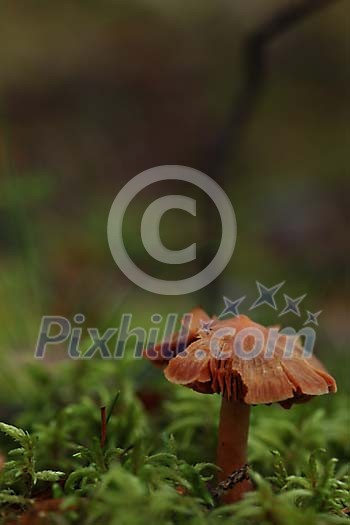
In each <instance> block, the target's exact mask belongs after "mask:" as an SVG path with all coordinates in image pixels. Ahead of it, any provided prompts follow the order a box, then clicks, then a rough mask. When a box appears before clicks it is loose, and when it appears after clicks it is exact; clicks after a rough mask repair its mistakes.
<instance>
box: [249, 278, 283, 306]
mask: <svg viewBox="0 0 350 525" xmlns="http://www.w3.org/2000/svg"><path fill="white" fill-rule="evenodd" d="M285 282H286V281H282V282H281V283H279V284H276V285H275V286H272V287H271V288H267V287H266V286H264V285H263V284H261V283H259V281H256V286H257V288H258V291H259V294H260V295H259V297H258V298H257V300H256V301H255V303H253V304H252V306H251V307H250V308H249V310H253V309H254V308H257V307H258V306H261V305H262V304H267V305H268V306H271V308H273V309H274V310H277V305H276V300H275V295H276V293H277V292H278V290H280V289H281V288H282V286H283V285H284V284H285Z"/></svg>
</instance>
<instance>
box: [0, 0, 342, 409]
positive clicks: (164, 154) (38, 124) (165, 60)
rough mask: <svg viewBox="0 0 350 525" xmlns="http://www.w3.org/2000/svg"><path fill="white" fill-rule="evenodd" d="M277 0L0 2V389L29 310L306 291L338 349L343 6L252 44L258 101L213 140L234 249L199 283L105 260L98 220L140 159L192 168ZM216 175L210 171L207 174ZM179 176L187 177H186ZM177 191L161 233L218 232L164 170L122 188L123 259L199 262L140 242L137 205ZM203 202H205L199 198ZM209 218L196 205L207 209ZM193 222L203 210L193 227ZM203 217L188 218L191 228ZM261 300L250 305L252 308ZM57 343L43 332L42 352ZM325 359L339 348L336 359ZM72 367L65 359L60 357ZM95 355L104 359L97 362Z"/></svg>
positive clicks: (10, 380) (139, 306)
mask: <svg viewBox="0 0 350 525" xmlns="http://www.w3.org/2000/svg"><path fill="white" fill-rule="evenodd" d="M287 4H288V2H286V1H284V2H281V1H280V0H279V1H277V0H276V1H272V0H269V1H265V2H258V1H256V0H254V1H251V2H243V1H239V0H236V1H232V0H230V1H228V0H220V1H219V2H209V1H204V0H203V1H201V2H195V1H193V0H191V1H188V0H187V1H186V2H185V1H176V2H175V1H172V0H168V1H167V2H160V1H159V0H142V1H141V0H140V1H136V0H131V1H130V0H119V1H118V2H107V1H104V0H103V1H100V2H96V1H94V0H89V1H84V2H82V1H79V2H74V3H72V2H66V1H62V2H60V3H57V2H36V3H33V2H28V3H25V4H21V5H20V4H19V3H17V2H3V3H2V5H1V16H0V63H1V77H0V101H1V102H0V104H1V105H0V109H1V112H0V115H1V117H0V118H1V120H0V172H1V176H0V177H1V178H0V243H1V251H0V298H1V300H0V326H1V330H0V355H1V357H0V363H1V369H2V374H1V386H0V396H1V398H2V400H3V401H4V402H6V401H8V397H9V395H11V396H14V398H16V391H17V388H18V381H17V379H18V377H19V374H20V368H21V366H22V365H23V366H25V364H26V363H32V362H33V360H34V359H33V354H34V348H35V344H36V339H37V335H38V331H39V327H40V323H41V317H42V316H43V315H63V316H67V317H68V318H70V319H72V317H73V316H74V314H76V313H78V312H80V313H84V314H85V316H86V326H97V327H99V328H100V329H101V330H102V329H104V328H106V327H107V326H118V324H119V321H120V316H121V314H122V313H123V312H131V313H133V315H134V326H138V325H141V326H144V327H145V328H147V327H149V326H151V325H152V323H151V320H150V318H151V315H152V314H153V313H155V312H159V313H161V314H166V313H168V312H179V313H183V312H185V311H187V310H188V309H189V308H192V307H194V306H196V305H197V304H198V303H199V302H200V303H201V304H203V306H205V307H206V308H207V309H208V310H209V312H210V313H211V314H214V313H220V312H221V310H222V308H223V303H222V301H220V300H218V299H217V298H218V297H220V294H221V296H222V295H225V296H228V297H229V298H231V299H235V298H238V297H241V296H242V295H246V296H247V300H246V302H245V303H244V304H242V308H241V311H242V313H246V312H248V309H249V306H250V305H251V304H252V302H253V301H254V300H255V299H256V297H257V292H256V287H255V281H256V280H258V281H260V282H262V283H263V284H265V285H266V286H272V285H274V284H277V283H279V282H281V281H283V280H285V281H286V284H285V287H284V288H283V290H281V292H279V295H278V306H279V309H282V308H283V307H284V299H283V292H284V293H287V294H288V295H290V296H291V297H298V296H299V295H303V294H308V295H307V298H306V299H305V300H304V302H303V305H302V317H301V318H300V319H299V318H297V317H295V316H293V315H290V316H285V317H284V318H283V322H284V323H285V324H289V325H290V324H292V325H293V326H295V327H296V328H300V327H301V325H302V323H303V322H304V320H305V319H306V313H305V312H306V309H309V310H310V311H311V312H317V311H319V310H322V311H323V313H322V314H321V316H320V318H319V323H320V326H319V328H318V329H317V330H318V332H317V333H318V340H317V352H318V353H319V354H321V355H322V356H323V358H324V360H325V361H326V363H327V364H328V366H329V368H330V370H331V371H332V372H334V371H335V369H337V370H338V376H337V377H339V376H340V377H341V376H342V374H343V376H344V388H345V387H346V384H347V380H346V376H347V369H346V366H344V364H345V363H347V364H349V358H348V348H347V347H348V341H349V335H350V334H349V330H350V328H349V327H350V324H349V291H350V285H349V271H348V268H349V264H350V253H349V236H348V227H349V221H350V215H349V213H350V212H349V210H350V206H349V190H350V179H349V160H348V159H349V146H350V144H349V138H350V136H349V117H350V99H349V90H350V68H349V65H350V57H349V43H350V37H349V27H348V18H349V15H350V6H349V5H348V4H347V3H346V2H345V1H340V2H336V3H335V4H334V5H331V6H330V7H328V8H327V9H324V10H323V11H322V12H319V13H315V14H314V15H312V16H311V17H309V18H307V19H305V20H304V21H301V22H300V23H298V24H296V25H295V27H293V29H291V30H290V31H288V32H286V33H285V34H283V35H282V36H281V37H279V38H276V39H275V40H274V41H273V44H272V45H271V46H269V47H268V49H266V60H265V62H266V63H265V67H266V71H265V76H266V80H265V83H264V85H263V87H262V90H261V92H260V93H259V97H258V100H257V103H256V105H255V107H254V109H253V111H252V112H251V114H250V115H249V116H248V117H247V121H246V122H245V124H244V126H242V129H241V130H240V132H239V137H238V138H239V140H238V138H237V137H232V138H233V139H234V140H233V142H232V143H231V144H230V145H229V147H228V149H227V151H226V154H225V165H224V167H223V169H222V170H221V173H220V183H221V184H222V185H223V187H224V189H225V191H226V192H227V194H228V195H229V196H230V198H231V200H232V203H233V206H234V208H235V212H236V217H237V225H238V237H237V244H236V249H235V252H234V255H233V257H232V261H231V263H230V264H229V266H228V267H227V268H226V270H225V272H224V273H223V274H222V276H221V277H220V278H219V279H218V280H217V281H216V282H215V283H213V285H211V286H209V287H208V288H206V289H205V290H204V291H201V292H199V293H198V294H191V295H186V296H178V297H163V296H156V295H153V294H151V293H148V292H145V291H143V290H141V289H139V288H138V287H137V286H135V285H134V284H132V283H131V282H129V280H128V279H127V278H126V277H125V276H124V275H123V274H122V273H121V271H120V270H119V269H118V268H117V266H116V264H115V262H114V260H113V258H112V256H111V254H110V251H109V247H108V243H107V234H106V225H107V218H108V213H109V210H110V207H111V204H112V202H113V200H114V198H115V196H116V195H117V193H118V192H119V191H120V189H121V188H122V187H123V185H124V184H125V183H126V182H127V181H128V180H130V179H131V178H132V177H134V176H135V175H137V174H138V173H140V172H142V171H144V170H146V169H149V168H151V167H154V166H158V165H163V164H182V165H186V166H190V167H193V168H196V169H200V170H202V171H204V172H208V169H209V164H210V158H211V152H212V151H213V149H214V148H215V145H216V144H217V141H218V137H219V136H220V135H221V134H222V133H223V130H225V129H226V125H227V121H228V119H229V116H230V112H231V111H232V104H233V102H234V101H235V100H236V99H235V97H236V96H237V94H238V92H239V90H240V88H241V86H242V82H243V78H242V77H243V73H242V43H243V42H244V40H245V38H246V37H247V35H249V34H250V33H251V32H253V31H254V30H256V28H257V27H259V26H260V25H261V24H262V23H263V22H264V21H265V20H267V19H269V18H270V17H271V15H272V14H273V13H274V11H276V9H279V8H281V7H282V6H283V5H287ZM211 175H212V176H215V171H214V173H213V172H212V173H211ZM188 186H189V185H188ZM169 193H184V194H186V195H188V196H192V197H193V198H197V199H198V200H200V202H201V203H202V208H201V213H198V215H197V217H196V218H193V217H190V216H189V215H188V214H186V213H185V212H180V211H176V210H174V211H171V212H169V213H168V214H167V216H166V217H164V219H163V221H162V227H161V236H162V239H163V242H164V244H165V245H166V246H167V247H169V248H172V249H179V248H184V247H186V246H188V245H189V244H191V243H192V242H196V243H197V247H198V250H199V252H200V253H201V254H202V255H203V254H204V255H203V257H202V259H203V260H205V258H206V254H208V253H211V250H214V249H215V246H217V244H218V243H219V241H220V239H219V238H217V237H216V234H215V232H216V230H217V228H216V226H215V225H216V223H218V220H219V219H218V216H217V211H216V210H215V208H214V207H213V204H212V203H210V201H208V202H206V201H205V200H204V199H203V195H201V191H200V190H199V189H195V188H193V187H187V185H186V184H180V183H179V184H175V183H167V182H165V183H164V182H162V183H159V184H155V185H152V186H151V187H149V188H147V190H145V191H144V192H142V194H140V195H138V197H137V198H135V200H134V202H133V204H132V207H131V209H129V210H128V213H127V215H126V218H125V223H124V234H125V242H126V246H127V248H128V251H129V253H130V254H131V256H132V258H133V259H134V261H135V262H136V263H137V264H138V265H139V266H140V267H142V268H143V269H144V270H145V271H148V272H149V273H151V274H152V275H154V276H156V277H159V278H167V277H168V278H173V279H174V278H183V277H184V276H190V275H193V273H195V272H196V271H198V267H199V266H200V265H201V263H200V262H197V263H196V265H197V266H196V265H192V264H188V265H184V266H183V267H180V268H179V267H174V268H167V267H166V268H164V267H162V265H161V264H160V263H156V262H155V261H153V260H152V259H151V257H150V256H149V255H148V254H147V252H146V251H145V249H144V247H143V245H142V242H141V239H140V232H139V225H140V219H141V217H142V214H143V212H144V211H145V209H146V207H147V206H148V205H149V204H150V202H152V201H153V200H154V199H155V198H156V197H159V196H161V195H167V194H169ZM210 206H212V208H211V207H210ZM208 217H210V220H209V221H208ZM208 222H209V223H211V224H212V225H213V227H212V229H210V228H209V229H208V228H207V227H208ZM203 225H204V227H203ZM277 315H278V314H277V313H276V312H275V311H273V310H272V309H269V308H268V307H261V308H260V309H257V310H256V311H255V312H254V314H253V317H254V319H255V320H257V321H262V322H267V323H270V322H271V323H276V322H278V319H277ZM65 358H66V359H68V358H67V357H66V356H65V351H64V349H62V352H59V349H53V350H51V351H50V352H48V354H47V359H46V361H45V364H47V366H51V365H52V363H55V362H56V361H57V360H58V359H65ZM338 361H339V362H340V365H337V362H338ZM73 366H74V363H73ZM109 366H110V367H113V366H119V365H118V364H116V363H115V364H113V363H110V365H109Z"/></svg>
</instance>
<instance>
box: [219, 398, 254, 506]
mask: <svg viewBox="0 0 350 525" xmlns="http://www.w3.org/2000/svg"><path fill="white" fill-rule="evenodd" d="M249 414H250V406H249V405H246V404H245V403H242V402H240V401H235V400H233V399H227V398H225V397H223V398H222V404H221V411H220V424H219V439H218V450H217V464H218V466H219V467H220V468H221V469H222V470H221V472H220V474H219V477H220V481H223V480H225V479H227V478H228V477H229V476H230V475H231V474H232V473H233V472H234V471H235V470H238V469H240V468H242V467H243V466H244V465H245V464H246V462H247V442H248V430H249ZM250 489H251V483H250V481H249V480H244V481H242V482H241V483H238V484H237V485H236V486H235V487H234V488H233V489H231V490H229V491H228V492H227V493H226V494H225V495H224V496H223V497H222V501H224V502H225V503H234V502H235V501H238V500H240V499H241V498H242V496H243V494H244V493H245V492H247V491H248V490H250Z"/></svg>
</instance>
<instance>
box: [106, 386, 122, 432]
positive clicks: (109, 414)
mask: <svg viewBox="0 0 350 525" xmlns="http://www.w3.org/2000/svg"><path fill="white" fill-rule="evenodd" d="M119 396H120V390H119V391H118V392H117V393H116V395H115V396H114V399H113V401H112V404H111V406H110V409H109V411H108V416H107V421H106V424H107V425H108V423H109V420H110V419H111V416H112V414H113V410H114V408H115V405H116V404H117V401H118V399H119Z"/></svg>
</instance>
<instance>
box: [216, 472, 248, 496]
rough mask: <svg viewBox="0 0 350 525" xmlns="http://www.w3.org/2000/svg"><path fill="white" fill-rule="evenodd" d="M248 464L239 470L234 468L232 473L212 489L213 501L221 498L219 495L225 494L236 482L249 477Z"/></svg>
mask: <svg viewBox="0 0 350 525" xmlns="http://www.w3.org/2000/svg"><path fill="white" fill-rule="evenodd" d="M248 471H249V465H244V466H243V467H242V468H240V469H239V470H235V471H234V472H232V474H230V475H229V477H228V478H227V479H225V480H224V481H221V483H219V485H218V486H217V487H216V488H215V490H214V491H213V494H212V496H213V498H214V500H215V501H218V500H220V499H221V496H222V495H223V494H225V492H227V491H228V490H231V489H233V487H234V486H235V485H237V483H241V482H242V481H244V480H245V479H249V472H248Z"/></svg>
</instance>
